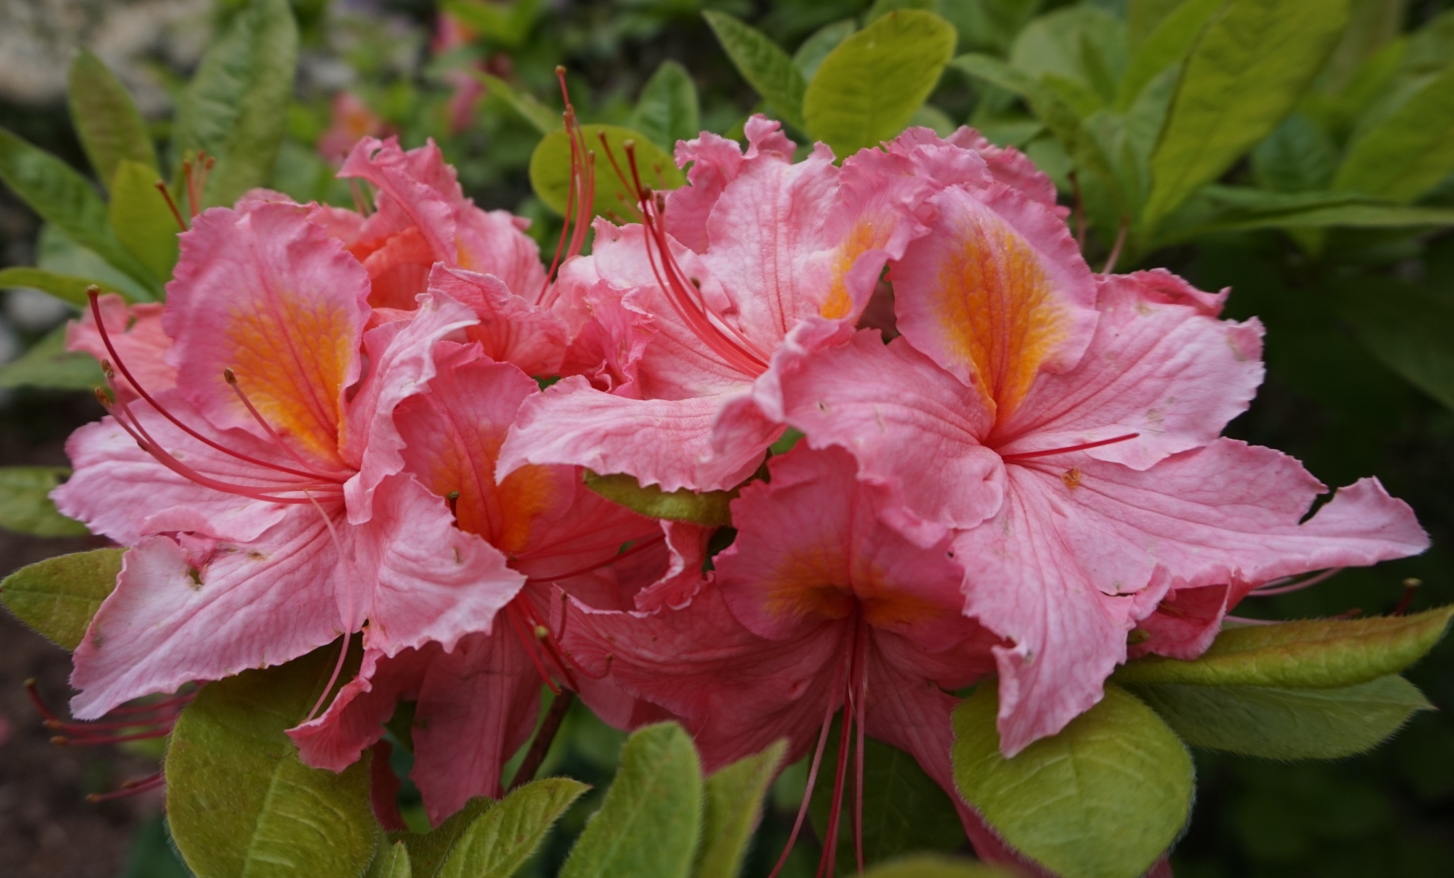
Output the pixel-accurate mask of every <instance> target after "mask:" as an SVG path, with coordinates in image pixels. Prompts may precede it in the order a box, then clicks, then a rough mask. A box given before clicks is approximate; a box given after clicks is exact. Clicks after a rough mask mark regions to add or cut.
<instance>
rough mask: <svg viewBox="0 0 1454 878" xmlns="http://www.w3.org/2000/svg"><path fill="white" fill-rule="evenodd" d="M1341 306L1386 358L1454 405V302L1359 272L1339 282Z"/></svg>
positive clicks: (1352, 324) (1369, 344) (1370, 344)
mask: <svg viewBox="0 0 1454 878" xmlns="http://www.w3.org/2000/svg"><path fill="white" fill-rule="evenodd" d="M1449 212H1450V213H1454V211H1449ZM1337 308H1338V314H1339V315H1340V316H1342V317H1343V319H1344V320H1346V321H1347V323H1348V326H1349V328H1351V329H1352V330H1353V333H1354V334H1355V335H1356V336H1358V340H1359V341H1360V342H1362V343H1363V346H1364V347H1365V348H1367V349H1368V350H1369V351H1370V352H1371V353H1372V354H1373V355H1374V356H1375V357H1377V358H1378V360H1379V361H1380V362H1382V363H1383V364H1384V365H1385V366H1387V367H1389V368H1390V369H1392V370H1393V371H1395V372H1397V373H1398V374H1399V375H1401V376H1402V377H1403V378H1404V379H1405V380H1406V381H1408V382H1409V383H1410V384H1412V385H1414V386H1415V387H1417V388H1419V389H1420V390H1422V391H1424V392H1425V393H1427V394H1429V395H1430V396H1432V397H1434V398H1435V399H1437V400H1439V402H1441V403H1443V404H1444V405H1445V406H1447V407H1449V408H1451V409H1454V347H1451V346H1450V344H1449V339H1450V337H1451V333H1454V304H1451V303H1450V302H1449V301H1448V300H1447V299H1446V298H1441V297H1438V296H1435V295H1433V294H1431V293H1430V292H1428V291H1426V290H1424V289H1422V288H1420V287H1416V286H1413V285H1411V284H1405V283H1401V282H1399V281H1396V280H1393V279H1391V278H1375V277H1359V278H1358V279H1357V281H1356V282H1354V281H1351V280H1350V281H1347V282H1343V283H1340V284H1339V285H1338V297H1337Z"/></svg>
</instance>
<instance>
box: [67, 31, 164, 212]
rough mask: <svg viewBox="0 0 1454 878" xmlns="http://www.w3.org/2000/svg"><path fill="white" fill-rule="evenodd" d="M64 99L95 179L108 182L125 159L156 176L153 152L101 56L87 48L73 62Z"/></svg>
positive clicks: (133, 108) (148, 137) (143, 126)
mask: <svg viewBox="0 0 1454 878" xmlns="http://www.w3.org/2000/svg"><path fill="white" fill-rule="evenodd" d="M66 98H67V100H68V101H69V102H70V107H71V124H73V125H75V126H76V136H77V137H79V138H80V139H81V146H82V147H83V148H84V149H85V150H86V158H88V159H90V160H91V169H92V170H94V171H95V172H96V179H98V180H100V181H101V182H102V183H107V182H109V181H110V180H111V179H112V178H113V177H115V176H116V166H117V165H118V164H120V163H121V162H123V161H133V162H139V163H141V164H143V165H145V166H147V167H149V168H152V169H153V170H152V174H153V175H155V174H156V170H155V169H156V168H157V167H158V165H157V153H156V148H155V147H153V146H152V142H151V135H150V134H148V133H147V130H146V122H145V121H144V120H143V119H142V118H141V114H140V113H138V112H137V111H136V103H135V102H134V101H132V99H131V93H130V92H128V91H127V90H126V86H124V85H122V84H121V80H119V79H117V78H116V74H114V73H112V72H111V71H110V69H108V68H107V67H106V65H105V64H103V63H102V62H101V59H100V58H97V57H96V56H95V55H92V54H91V53H90V52H88V51H86V50H85V49H82V50H81V51H80V52H79V53H77V54H76V59H75V60H74V61H72V62H71V70H70V75H69V81H68V83H67V86H66Z"/></svg>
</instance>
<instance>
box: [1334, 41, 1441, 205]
mask: <svg viewBox="0 0 1454 878" xmlns="http://www.w3.org/2000/svg"><path fill="white" fill-rule="evenodd" d="M1451 173H1454V63H1451V64H1450V65H1449V66H1448V68H1447V69H1446V70H1445V71H1444V72H1443V73H1442V74H1440V75H1439V76H1437V77H1434V78H1433V79H1432V80H1430V81H1429V83H1428V84H1427V85H1425V86H1424V87H1423V88H1421V89H1419V90H1418V91H1417V92H1416V93H1414V94H1413V95H1412V96H1411V97H1409V98H1408V100H1407V101H1405V102H1404V103H1403V105H1402V106H1400V107H1399V108H1398V109H1397V110H1396V111H1395V112H1394V113H1393V114H1392V115H1391V116H1389V117H1388V118H1387V119H1385V120H1384V121H1383V122H1382V123H1381V124H1379V125H1377V126H1376V127H1374V128H1373V129H1372V130H1370V131H1367V132H1364V133H1363V134H1362V136H1360V137H1358V138H1357V139H1356V140H1354V141H1353V142H1352V143H1350V144H1349V145H1348V151H1347V154H1346V156H1345V157H1344V159H1343V164H1342V165H1341V166H1339V168H1338V173H1337V176H1336V177H1334V179H1333V187H1334V188H1335V189H1341V190H1345V191H1354V192H1363V193H1366V194H1368V195H1375V196H1378V197H1380V198H1386V199H1388V200H1390V201H1413V200H1414V199H1415V198H1418V197H1419V196H1420V195H1422V194H1424V193H1425V192H1426V191H1428V190H1429V189H1430V188H1432V187H1433V186H1434V185H1436V184H1437V183H1439V182H1440V181H1441V180H1443V179H1444V178H1445V177H1447V176H1449V174H1451Z"/></svg>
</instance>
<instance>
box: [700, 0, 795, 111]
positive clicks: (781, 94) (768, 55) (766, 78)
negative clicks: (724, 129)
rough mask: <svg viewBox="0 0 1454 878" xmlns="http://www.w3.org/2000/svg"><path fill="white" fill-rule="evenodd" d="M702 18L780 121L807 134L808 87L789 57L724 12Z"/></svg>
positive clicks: (750, 27)
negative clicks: (805, 105)
mask: <svg viewBox="0 0 1454 878" xmlns="http://www.w3.org/2000/svg"><path fill="white" fill-rule="evenodd" d="M702 17H703V18H705V19H707V24H708V25H710V26H711V28H712V32H713V33H715V34H716V35H717V41H718V42H719V43H721V44H722V48H723V50H725V51H726V52H727V57H728V58H731V59H732V64H733V66H735V67H736V68H737V72H738V73H741V74H742V78H743V79H745V80H747V84H748V85H750V86H752V88H753V91H756V92H757V93H758V95H760V96H761V97H762V99H763V100H765V101H767V102H768V104H769V105H771V107H772V109H773V111H774V112H776V113H777V115H778V117H779V118H780V119H782V120H783V121H784V122H786V123H788V124H789V125H791V126H793V127H794V128H797V129H799V130H804V129H805V125H804V122H803V94H804V92H805V91H806V90H807V87H808V84H807V80H805V79H804V78H803V74H802V73H800V72H799V71H798V68H797V66H796V65H794V64H793V60H792V59H791V58H789V57H788V53H787V52H784V51H783V50H782V48H781V47H780V46H778V44H777V43H774V42H773V41H772V40H771V39H769V38H768V37H766V36H765V35H763V34H762V32H760V31H758V30H757V29H755V28H753V27H752V26H750V25H747V24H744V23H743V22H741V21H738V20H737V19H735V18H733V17H732V16H730V15H728V14H727V13H725V12H717V11H715V10H711V9H709V10H707V11H706V12H703V13H702Z"/></svg>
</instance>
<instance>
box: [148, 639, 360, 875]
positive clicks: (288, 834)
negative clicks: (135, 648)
mask: <svg viewBox="0 0 1454 878" xmlns="http://www.w3.org/2000/svg"><path fill="white" fill-rule="evenodd" d="M335 659H336V650H335V649H334V648H324V649H320V650H317V651H315V652H313V653H311V654H309V655H308V656H305V657H304V658H301V659H298V660H296V661H293V662H289V663H288V664H286V665H282V666H280V667H275V668H268V669H265V670H260V671H257V670H255V671H243V672H242V673H241V674H239V675H238V676H236V677H229V678H228V679H225V680H221V681H219V682H216V683H209V684H208V685H207V686H204V687H203V688H202V689H201V691H199V692H198V693H197V697H196V698H194V699H193V700H192V702H191V703H190V704H188V705H187V708H186V709H185V710H184V711H182V715H181V717H179V718H178V720H177V724H176V727H175V728H174V729H173V730H172V737H171V743H170V745H169V746H168V748H167V759H166V775H167V817H168V819H169V821H170V823H171V827H172V837H173V838H174V839H175V840H176V842H177V848H178V849H179V850H180V851H181V852H182V857H183V858H184V859H185V860H186V861H187V865H188V866H189V867H190V868H191V869H192V871H193V872H195V873H197V874H198V875H199V876H202V878H242V876H248V878H254V876H257V878H262V876H277V878H285V876H296V875H307V876H309V878H335V876H336V878H357V876H358V875H360V874H362V873H363V871H364V869H365V868H367V867H368V865H369V863H370V862H371V861H372V860H373V855H374V847H375V844H376V841H377V832H376V826H377V823H376V822H375V820H374V815H373V811H372V809H371V808H370V806H369V772H368V758H369V757H368V756H367V755H366V756H365V757H364V759H361V760H359V761H358V762H355V763H354V764H353V765H351V766H349V767H348V768H347V769H345V770H344V771H343V772H342V773H339V774H335V773H334V772H331V771H326V770H324V769H317V768H309V767H307V766H306V765H304V764H303V763H302V762H300V761H298V750H297V748H296V747H295V746H294V745H293V742H292V741H291V740H289V739H288V736H287V735H286V734H285V733H284V730H285V729H288V728H291V727H292V726H295V725H297V724H298V722H299V721H301V720H302V719H303V718H304V717H305V716H306V715H307V713H308V710H309V709H310V708H311V707H312V706H313V705H314V703H316V702H317V700H318V697H319V695H320V694H322V692H323V689H324V687H325V686H326V685H327V682H328V679H329V673H330V671H332V670H333V666H334V662H335Z"/></svg>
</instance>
